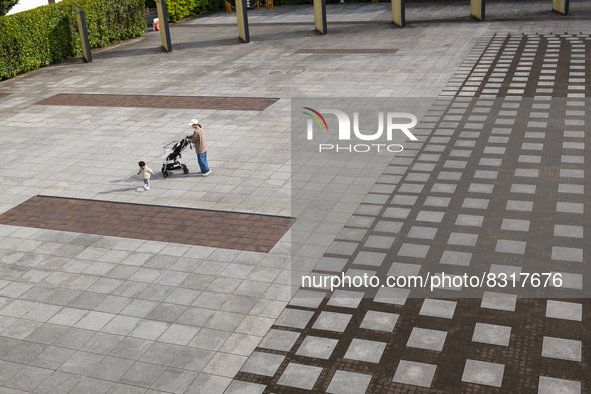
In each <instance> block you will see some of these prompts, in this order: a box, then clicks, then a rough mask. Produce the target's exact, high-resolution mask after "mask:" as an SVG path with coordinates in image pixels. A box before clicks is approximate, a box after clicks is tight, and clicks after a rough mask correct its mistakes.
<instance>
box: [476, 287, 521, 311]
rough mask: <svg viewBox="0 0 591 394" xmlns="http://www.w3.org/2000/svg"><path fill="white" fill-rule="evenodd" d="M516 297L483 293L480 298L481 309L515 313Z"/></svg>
mask: <svg viewBox="0 0 591 394" xmlns="http://www.w3.org/2000/svg"><path fill="white" fill-rule="evenodd" d="M516 303H517V296H516V295H514V294H504V293H492V292H489V291H485V292H484V294H483V296H482V302H481V304H480V307H481V308H488V309H498V310H501V311H510V312H513V311H515V305H516Z"/></svg>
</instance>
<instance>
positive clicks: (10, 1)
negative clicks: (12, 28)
mask: <svg viewBox="0 0 591 394" xmlns="http://www.w3.org/2000/svg"><path fill="white" fill-rule="evenodd" d="M17 3H18V0H0V16H4V15H6V14H8V11H10V9H11V8H12V7H14V6H15V5H16V4H17Z"/></svg>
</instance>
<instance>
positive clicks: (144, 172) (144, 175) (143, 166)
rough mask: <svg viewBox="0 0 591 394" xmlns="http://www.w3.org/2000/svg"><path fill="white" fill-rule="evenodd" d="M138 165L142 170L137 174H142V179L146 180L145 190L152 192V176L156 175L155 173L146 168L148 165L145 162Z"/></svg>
mask: <svg viewBox="0 0 591 394" xmlns="http://www.w3.org/2000/svg"><path fill="white" fill-rule="evenodd" d="M138 164H139V165H140V170H139V172H138V173H137V174H138V175H139V174H142V179H143V180H144V190H150V174H151V175H154V171H152V170H150V169H149V168H148V167H146V163H144V162H143V161H140V162H139V163H138Z"/></svg>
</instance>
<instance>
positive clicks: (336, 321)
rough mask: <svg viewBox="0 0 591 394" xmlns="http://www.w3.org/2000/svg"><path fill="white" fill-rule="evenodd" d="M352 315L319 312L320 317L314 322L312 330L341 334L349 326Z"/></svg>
mask: <svg viewBox="0 0 591 394" xmlns="http://www.w3.org/2000/svg"><path fill="white" fill-rule="evenodd" d="M352 317H353V315H347V314H344V313H336V312H326V311H323V312H320V316H318V319H316V322H314V325H313V326H312V328H314V329H316V330H326V331H336V332H343V331H345V329H346V328H347V326H348V325H349V321H350V320H351V318H352Z"/></svg>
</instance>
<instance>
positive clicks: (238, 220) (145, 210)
mask: <svg viewBox="0 0 591 394" xmlns="http://www.w3.org/2000/svg"><path fill="white" fill-rule="evenodd" d="M0 224H8V225H13V226H23V227H33V228H44V229H51V230H60V231H72V232H78V233H86V234H97V235H108V236H114V237H123V238H135V239H145V240H151V241H161V242H172V243H180V244H187V245H199V246H210V247H215V248H225V249H237V250H248V251H255V252H264V253H268V252H269V251H270V250H271V248H273V246H275V244H276V243H277V241H279V240H280V239H281V237H283V235H284V234H285V232H286V231H287V230H288V229H289V227H290V226H291V218H288V217H282V216H270V215H257V214H248V213H237V212H224V211H208V210H201V209H190V208H177V207H164V206H157V205H141V204H129V203H117V202H110V201H96V200H82V199H73V198H60V197H47V196H36V197H32V198H30V199H29V200H27V201H25V202H23V203H22V204H20V205H18V206H16V207H14V208H13V209H11V210H10V211H8V212H5V213H4V214H2V215H0Z"/></svg>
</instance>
